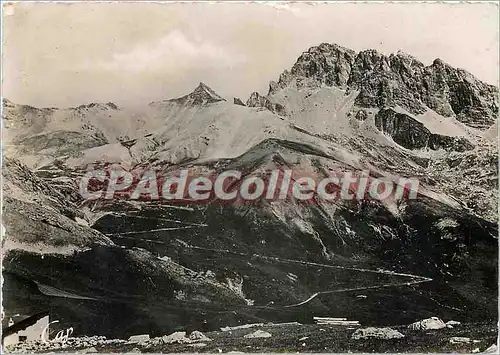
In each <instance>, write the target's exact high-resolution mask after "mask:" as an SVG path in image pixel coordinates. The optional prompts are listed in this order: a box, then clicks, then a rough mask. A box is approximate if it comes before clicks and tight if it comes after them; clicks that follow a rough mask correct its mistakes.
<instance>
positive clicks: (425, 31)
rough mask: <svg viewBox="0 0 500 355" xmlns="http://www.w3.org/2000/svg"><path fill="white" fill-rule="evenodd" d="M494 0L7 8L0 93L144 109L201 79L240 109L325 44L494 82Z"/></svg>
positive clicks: (25, 99)
mask: <svg viewBox="0 0 500 355" xmlns="http://www.w3.org/2000/svg"><path fill="white" fill-rule="evenodd" d="M498 12H499V11H498V6H497V5H496V4H494V3H489V4H488V3H473V4H467V3H461V4H438V3H433V4H424V3H420V4H418V3H404V4H395V3H383V4H382V3H327V4H325V3H313V4H310V3H294V4H288V5H287V4H285V3H274V4H273V3H265V4H263V3H247V4H245V3H208V2H205V3H170V4H169V3H163V4H160V3H144V2H142V3H88V2H87V3H85V2H81V3H13V4H4V6H3V15H2V16H3V21H2V22H3V48H2V49H3V51H2V53H3V58H2V64H3V66H2V70H3V82H2V96H3V97H5V98H8V99H9V100H11V101H13V102H15V103H20V104H29V105H32V106H38V107H54V106H55V107H68V106H77V105H80V104H84V103H90V102H114V103H116V104H118V105H123V106H126V105H141V104H144V103H149V102H151V101H155V100H162V99H168V98H173V97H178V96H182V95H184V94H186V93H189V92H190V91H192V90H193V89H194V88H195V87H196V86H197V85H198V83H199V82H204V83H206V84H207V85H209V86H210V87H212V88H213V89H214V90H215V91H216V92H218V93H219V94H220V95H222V96H223V97H226V98H228V99H230V100H231V99H232V97H233V96H237V97H240V98H241V99H242V100H243V101H246V99H247V98H248V96H249V95H250V94H251V93H252V92H253V91H258V92H260V93H262V94H266V93H267V89H268V85H269V81H271V80H276V79H277V78H278V77H279V74H280V73H281V72H282V71H283V70H285V69H289V68H291V66H292V65H293V64H294V63H295V61H296V59H297V58H298V56H299V55H300V54H301V53H302V52H304V51H306V50H307V49H308V48H310V47H311V46H315V45H318V44H320V43H323V42H328V43H337V44H339V45H342V46H344V47H348V48H351V49H354V50H356V51H360V50H363V49H376V50H378V51H380V52H382V53H385V54H390V53H395V52H397V51H398V50H402V51H403V52H406V53H409V54H411V55H413V56H415V57H417V58H418V59H419V60H421V61H422V62H423V63H424V64H426V65H428V64H431V63H432V61H433V60H434V59H435V58H441V59H442V60H444V61H445V62H447V63H449V64H451V65H452V66H455V67H459V68H463V69H466V70H467V71H469V72H471V73H472V74H474V75H475V76H477V77H478V78H479V79H481V80H484V81H486V82H488V83H490V84H494V85H498V66H499V63H498V55H499V45H498V42H499V37H498V36H499V33H498V26H499V25H498V23H499V22H498V21H499V18H498Z"/></svg>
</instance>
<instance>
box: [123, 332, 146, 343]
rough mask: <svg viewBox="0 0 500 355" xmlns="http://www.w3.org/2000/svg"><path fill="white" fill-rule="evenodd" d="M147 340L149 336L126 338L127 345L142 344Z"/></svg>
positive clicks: (141, 335)
mask: <svg viewBox="0 0 500 355" xmlns="http://www.w3.org/2000/svg"><path fill="white" fill-rule="evenodd" d="M148 340H149V334H140V335H132V336H131V337H130V338H128V342H129V343H133V344H137V343H144V342H146V341H148Z"/></svg>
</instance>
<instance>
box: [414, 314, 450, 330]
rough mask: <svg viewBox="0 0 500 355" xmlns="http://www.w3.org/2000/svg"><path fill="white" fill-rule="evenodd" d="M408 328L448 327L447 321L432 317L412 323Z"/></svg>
mask: <svg viewBox="0 0 500 355" xmlns="http://www.w3.org/2000/svg"><path fill="white" fill-rule="evenodd" d="M408 328H409V329H413V330H429V329H442V328H446V323H445V322H443V321H442V320H441V319H439V318H438V317H431V318H427V319H422V320H421V321H418V322H415V323H412V324H410V325H409V326H408Z"/></svg>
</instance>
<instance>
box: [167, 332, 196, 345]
mask: <svg viewBox="0 0 500 355" xmlns="http://www.w3.org/2000/svg"><path fill="white" fill-rule="evenodd" d="M162 340H163V343H165V344H186V343H191V340H190V339H189V338H187V337H186V332H175V333H172V334H170V335H165V336H163V337H162Z"/></svg>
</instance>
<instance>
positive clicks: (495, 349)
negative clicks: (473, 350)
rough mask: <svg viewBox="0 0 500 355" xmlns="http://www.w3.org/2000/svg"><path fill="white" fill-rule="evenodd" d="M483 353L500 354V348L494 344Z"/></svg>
mask: <svg viewBox="0 0 500 355" xmlns="http://www.w3.org/2000/svg"><path fill="white" fill-rule="evenodd" d="M483 353H487V354H498V346H497V345H496V344H492V345H491V346H490V347H489V348H488V349H486V350H485V351H483Z"/></svg>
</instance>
